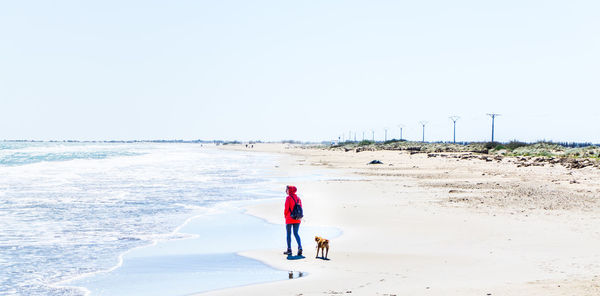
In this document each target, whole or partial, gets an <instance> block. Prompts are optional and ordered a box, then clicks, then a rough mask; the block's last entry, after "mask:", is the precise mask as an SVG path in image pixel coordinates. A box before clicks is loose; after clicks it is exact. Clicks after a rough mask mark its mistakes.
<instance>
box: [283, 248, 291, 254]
mask: <svg viewBox="0 0 600 296" xmlns="http://www.w3.org/2000/svg"><path fill="white" fill-rule="evenodd" d="M283 255H292V249H287V251H285V252H283Z"/></svg>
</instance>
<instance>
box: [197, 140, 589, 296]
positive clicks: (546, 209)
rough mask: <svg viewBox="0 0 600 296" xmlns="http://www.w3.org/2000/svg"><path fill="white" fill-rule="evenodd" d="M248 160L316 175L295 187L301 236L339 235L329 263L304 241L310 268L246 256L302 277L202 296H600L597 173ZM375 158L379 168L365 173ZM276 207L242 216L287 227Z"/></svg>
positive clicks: (475, 163)
mask: <svg viewBox="0 0 600 296" xmlns="http://www.w3.org/2000/svg"><path fill="white" fill-rule="evenodd" d="M224 149H243V150H246V148H245V147H244V146H226V147H224ZM252 150H253V151H257V152H270V153H279V154H280V155H281V156H282V157H281V158H280V164H279V165H278V167H277V168H274V169H275V170H277V172H278V173H279V174H281V175H286V174H289V173H290V172H293V171H298V170H306V171H308V172H310V171H314V172H318V173H319V174H322V177H321V178H319V180H316V181H315V180H313V181H304V182H300V183H297V184H294V185H296V186H298V188H299V192H298V194H299V196H301V198H302V200H303V205H304V211H305V218H304V221H303V224H302V226H331V227H336V228H339V229H341V230H342V231H343V234H342V235H341V236H339V237H337V238H333V239H332V240H331V249H330V252H329V257H330V260H328V261H325V260H321V259H316V258H315V249H314V248H315V246H316V244H315V242H314V241H304V242H303V245H304V250H305V251H304V253H305V256H306V258H305V259H302V260H287V259H286V257H285V256H284V255H282V254H281V253H282V251H283V250H284V249H285V245H284V243H283V242H284V240H283V238H282V245H281V248H279V249H259V250H252V251H247V252H244V253H242V254H241V255H243V256H247V257H250V258H254V259H257V260H260V261H262V262H265V263H267V264H268V265H270V266H273V267H275V268H278V269H283V270H293V271H302V272H305V273H306V276H303V277H302V278H297V279H293V280H285V281H279V282H271V283H266V284H259V285H251V286H245V287H238V288H232V289H226V290H220V291H213V292H210V293H206V294H202V295H323V294H326V295H327V294H352V295H600V201H599V195H600V182H598V180H600V170H598V169H597V168H593V167H588V168H584V169H568V168H565V167H563V166H552V165H545V166H530V167H518V165H517V164H515V162H513V160H511V158H504V159H502V160H498V161H496V160H492V161H486V160H481V159H460V158H454V157H440V156H438V157H428V156H427V154H414V155H410V154H409V153H407V152H398V151H368V152H360V153H356V152H353V151H350V152H343V151H328V150H319V149H305V148H303V147H301V146H293V145H284V144H255V145H254V148H253V149H252ZM374 159H378V160H380V161H382V162H383V164H379V165H367V163H368V162H370V161H371V160H374ZM328 172H330V174H329V173H328ZM282 185H283V184H282ZM283 198H284V197H283V195H282V200H281V202H279V201H276V202H269V203H261V204H257V205H254V206H251V207H249V208H248V209H247V213H249V214H251V215H255V216H257V217H260V218H263V219H266V220H267V221H269V222H272V223H276V224H281V225H282V227H283V223H284V221H283V217H282V207H283V200H284V199H283ZM302 226H301V229H300V231H301V232H302V230H303V228H302ZM310 235H313V234H310ZM314 235H319V234H318V233H315V234H314Z"/></svg>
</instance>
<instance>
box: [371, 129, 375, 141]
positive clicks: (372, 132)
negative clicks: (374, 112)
mask: <svg viewBox="0 0 600 296" xmlns="http://www.w3.org/2000/svg"><path fill="white" fill-rule="evenodd" d="M371 134H373V144H375V130H371Z"/></svg>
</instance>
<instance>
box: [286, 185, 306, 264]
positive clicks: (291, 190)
mask: <svg viewBox="0 0 600 296" xmlns="http://www.w3.org/2000/svg"><path fill="white" fill-rule="evenodd" d="M296 191H298V189H296V187H295V186H287V188H286V189H285V192H286V193H287V197H286V198H285V209H284V211H283V215H284V216H285V230H286V231H287V250H286V251H285V252H283V254H284V255H288V256H289V255H292V229H293V230H294V237H295V238H296V243H298V256H302V244H301V243H300V236H299V235H298V229H299V228H300V218H301V217H300V218H298V217H294V218H296V219H294V218H292V216H293V214H294V215H296V213H293V212H295V211H294V207H295V206H296V205H298V206H300V208H301V207H302V201H301V200H300V198H299V197H298V196H297V195H296Z"/></svg>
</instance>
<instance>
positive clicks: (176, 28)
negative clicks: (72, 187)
mask: <svg viewBox="0 0 600 296" xmlns="http://www.w3.org/2000/svg"><path fill="white" fill-rule="evenodd" d="M492 112H493V113H501V114H502V116H500V117H498V118H497V119H496V139H497V140H501V141H508V140H511V139H518V140H522V141H536V140H541V139H546V140H556V141H579V142H583V141H591V142H596V143H600V124H598V121H599V120H600V2H598V1H548V0H545V1H374V0H369V1H348V0H346V1H323V0H319V1H246V0H243V1H221V0H220V1H3V2H1V4H0V139H37V140H49V139H58V140H62V139H80V140H109V139H116V140H124V139H241V140H248V139H262V140H282V139H297V140H313V141H314V140H328V139H333V138H337V137H338V136H339V135H341V134H342V133H345V134H346V135H347V134H348V131H353V132H354V131H357V133H358V135H357V137H358V138H362V131H369V132H367V133H366V134H367V135H368V136H367V137H368V138H370V130H371V129H374V130H375V131H376V138H377V139H383V135H384V132H383V129H384V128H385V127H388V128H389V129H390V131H389V136H388V137H389V138H392V137H396V138H397V137H399V128H398V127H397V125H398V124H404V125H405V126H406V127H405V128H404V137H405V138H408V139H412V140H420V139H421V126H420V125H419V121H421V120H425V121H428V122H429V124H428V125H427V127H426V140H430V141H438V140H440V141H449V140H451V139H452V122H451V121H450V120H449V119H448V117H449V116H450V115H459V116H461V119H460V120H459V121H458V125H457V140H459V141H482V140H489V137H490V129H491V120H490V118H489V117H487V116H486V113H492Z"/></svg>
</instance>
